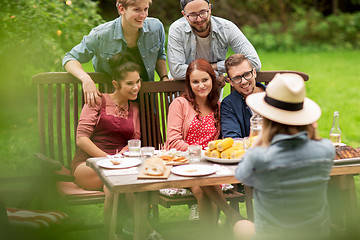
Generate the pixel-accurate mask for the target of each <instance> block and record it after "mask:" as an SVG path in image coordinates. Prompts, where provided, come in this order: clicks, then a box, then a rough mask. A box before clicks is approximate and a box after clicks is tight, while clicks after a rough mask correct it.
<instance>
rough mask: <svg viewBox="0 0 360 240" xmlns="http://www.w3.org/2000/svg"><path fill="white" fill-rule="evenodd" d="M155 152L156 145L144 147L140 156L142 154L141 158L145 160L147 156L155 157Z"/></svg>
mask: <svg viewBox="0 0 360 240" xmlns="http://www.w3.org/2000/svg"><path fill="white" fill-rule="evenodd" d="M154 152H155V148H154V147H142V148H141V149H140V156H141V160H143V161H144V160H145V159H147V158H150V157H153V156H154Z"/></svg>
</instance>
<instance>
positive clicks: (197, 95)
mask: <svg viewBox="0 0 360 240" xmlns="http://www.w3.org/2000/svg"><path fill="white" fill-rule="evenodd" d="M185 83H186V90H185V92H184V94H183V95H182V96H180V97H177V98H176V99H174V101H173V102H172V103H171V104H170V107H169V113H168V124H167V141H166V144H165V146H166V148H167V149H168V150H169V149H171V148H176V149H177V150H178V151H186V150H187V149H188V146H189V145H194V144H196V145H201V146H202V147H203V148H205V147H206V146H207V145H208V143H209V142H210V141H212V140H215V139H217V138H218V137H219V133H220V102H219V87H218V84H217V82H216V75H215V72H214V70H213V68H212V66H211V64H210V63H209V62H208V61H207V60H205V59H201V58H200V59H196V60H194V61H193V62H191V63H190V65H189V67H188V69H187V72H186V79H185ZM191 191H192V192H193V194H194V196H195V197H196V199H197V202H198V205H199V215H200V223H201V224H202V225H203V226H206V227H209V226H210V227H212V226H214V225H216V224H217V208H216V206H217V207H219V208H220V209H221V210H222V211H223V212H224V213H225V215H226V217H227V218H228V219H229V220H230V223H232V222H234V221H236V220H239V219H240V218H241V216H240V215H239V213H238V212H237V211H235V210H234V209H233V208H232V207H231V206H230V205H229V204H228V203H227V201H226V199H225V197H224V194H223V193H222V190H221V187H220V186H219V185H217V186H196V187H192V188H191Z"/></svg>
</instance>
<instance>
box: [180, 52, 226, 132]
mask: <svg viewBox="0 0 360 240" xmlns="http://www.w3.org/2000/svg"><path fill="white" fill-rule="evenodd" d="M195 70H199V71H204V72H207V73H208V74H209V75H210V77H211V82H212V89H211V91H210V93H209V95H208V96H207V103H208V105H209V106H210V108H211V109H212V110H213V111H214V118H215V126H216V128H218V127H219V126H220V111H219V105H218V102H219V97H220V90H219V85H218V82H217V80H216V75H215V71H214V69H213V68H212V66H211V64H210V63H209V62H208V61H207V60H205V59H203V58H198V59H195V60H194V61H192V62H191V63H190V64H189V66H188V68H187V70H186V76H185V84H186V88H185V92H184V93H183V95H182V96H183V97H184V98H186V99H187V100H188V101H189V102H190V103H191V104H192V105H193V107H194V110H195V112H197V118H198V119H199V115H200V111H199V105H198V103H197V102H196V100H195V93H194V92H193V90H192V88H191V85H190V74H191V73H192V72H193V71H195ZM199 120H200V119H199Z"/></svg>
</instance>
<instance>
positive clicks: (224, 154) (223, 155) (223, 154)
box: [221, 147, 236, 159]
mask: <svg viewBox="0 0 360 240" xmlns="http://www.w3.org/2000/svg"><path fill="white" fill-rule="evenodd" d="M235 150H236V148H235V147H229V148H227V149H226V150H225V151H222V152H221V158H223V159H230V154H231V153H232V152H233V151H235Z"/></svg>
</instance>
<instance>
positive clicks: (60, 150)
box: [32, 72, 112, 205]
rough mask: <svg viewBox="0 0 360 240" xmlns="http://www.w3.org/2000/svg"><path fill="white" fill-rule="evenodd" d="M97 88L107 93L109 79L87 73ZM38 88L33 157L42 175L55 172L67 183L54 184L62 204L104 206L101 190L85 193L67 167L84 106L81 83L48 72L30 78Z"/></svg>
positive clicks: (64, 75) (109, 84) (65, 76)
mask: <svg viewBox="0 0 360 240" xmlns="http://www.w3.org/2000/svg"><path fill="white" fill-rule="evenodd" d="M89 74H90V76H91V78H92V79H93V80H94V81H95V83H96V84H97V85H99V86H98V87H99V89H102V90H103V91H104V92H109V90H111V88H112V84H111V80H110V77H108V76H107V75H105V74H102V73H89ZM32 80H33V82H34V84H36V85H37V96H38V126H39V143H40V151H39V152H38V153H36V154H35V155H36V156H37V158H38V159H39V160H40V161H41V163H42V167H43V169H44V171H45V172H47V173H50V172H54V171H56V173H57V174H58V175H62V176H66V177H67V182H65V181H60V182H57V188H58V190H59V193H60V195H61V198H60V199H61V203H62V204H66V205H77V204H93V203H103V202H104V198H105V195H104V193H103V192H101V191H87V190H84V189H82V188H79V187H78V186H77V185H76V184H75V183H73V182H72V181H73V180H74V179H73V177H72V176H71V175H70V172H69V168H70V164H71V161H72V158H73V156H74V153H75V151H76V144H75V137H76V128H77V124H78V120H79V115H80V113H81V109H82V106H83V104H84V100H83V93H82V90H81V82H80V81H79V80H78V79H76V78H75V77H73V76H72V75H71V74H69V73H67V72H47V73H40V74H36V75H35V76H33V77H32Z"/></svg>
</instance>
